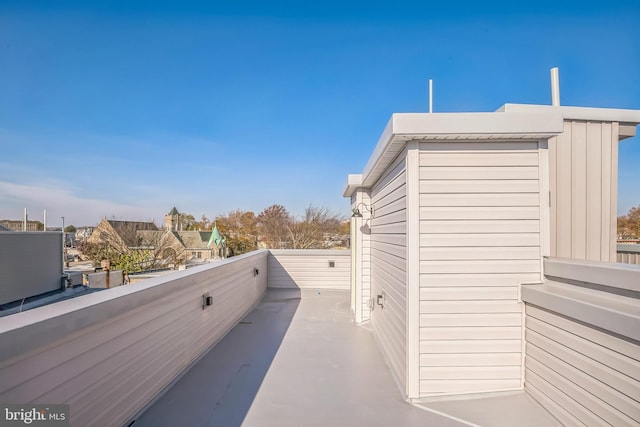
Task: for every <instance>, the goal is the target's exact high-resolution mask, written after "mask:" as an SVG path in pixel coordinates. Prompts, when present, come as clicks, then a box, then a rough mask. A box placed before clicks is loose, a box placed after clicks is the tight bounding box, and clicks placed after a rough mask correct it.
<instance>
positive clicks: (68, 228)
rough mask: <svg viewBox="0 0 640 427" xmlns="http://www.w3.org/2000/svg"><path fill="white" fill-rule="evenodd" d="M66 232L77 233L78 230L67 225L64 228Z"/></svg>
mask: <svg viewBox="0 0 640 427" xmlns="http://www.w3.org/2000/svg"><path fill="white" fill-rule="evenodd" d="M64 232H65V233H75V232H76V228H75V227H74V226H73V225H67V226H66V227H65V228H64Z"/></svg>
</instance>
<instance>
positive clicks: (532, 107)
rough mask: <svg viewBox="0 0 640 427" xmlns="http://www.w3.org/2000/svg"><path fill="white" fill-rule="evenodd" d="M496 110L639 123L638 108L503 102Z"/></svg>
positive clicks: (568, 118)
mask: <svg viewBox="0 0 640 427" xmlns="http://www.w3.org/2000/svg"><path fill="white" fill-rule="evenodd" d="M497 112H500V113H544V112H557V113H560V114H562V117H563V118H564V119H565V120H593V121H600V122H619V123H625V124H633V125H638V124H640V110H628V109H620V108H594V107H569V106H559V107H554V106H552V105H536V104H504V105H503V106H502V107H500V108H499V109H498V110H497Z"/></svg>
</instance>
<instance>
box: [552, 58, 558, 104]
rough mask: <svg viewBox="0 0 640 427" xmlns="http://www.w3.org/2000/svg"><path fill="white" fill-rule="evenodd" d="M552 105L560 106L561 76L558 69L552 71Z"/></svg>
mask: <svg viewBox="0 0 640 427" xmlns="http://www.w3.org/2000/svg"><path fill="white" fill-rule="evenodd" d="M551 105H552V106H554V107H559V106H560V75H559V72H558V67H553V68H552V69H551Z"/></svg>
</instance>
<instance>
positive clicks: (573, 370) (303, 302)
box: [0, 250, 640, 426]
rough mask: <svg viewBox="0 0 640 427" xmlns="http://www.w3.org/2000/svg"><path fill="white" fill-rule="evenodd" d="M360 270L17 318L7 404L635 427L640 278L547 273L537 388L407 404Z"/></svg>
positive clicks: (226, 415)
mask: <svg viewBox="0 0 640 427" xmlns="http://www.w3.org/2000/svg"><path fill="white" fill-rule="evenodd" d="M350 263H351V257H350V253H349V252H348V251H286V250H285V251H257V252H253V253H250V254H247V255H243V256H240V257H237V258H231V259H229V260H226V261H224V262H222V263H217V264H210V265H207V266H203V267H198V268H195V269H193V270H187V271H182V272H176V273H175V274H172V275H168V276H164V277H158V278H155V279H149V280H148V281H146V282H140V283H137V284H133V285H127V286H124V287H120V288H115V289H110V290H106V291H103V292H100V293H96V294H90V295H86V296H83V297H81V298H76V299H74V300H67V301H63V302H60V303H56V304H53V305H50V306H45V307H41V308H37V309H34V310H31V311H29V312H24V313H19V314H15V315H12V316H8V317H5V318H3V319H0V354H1V356H2V362H1V363H2V364H1V365H0V384H1V386H0V401H2V402H8V403H27V402H34V403H36V402H40V403H45V402H46V403H47V404H51V403H67V404H69V405H70V413H71V425H72V426H128V425H135V426H178V425H224V426H240V425H244V426H269V425H273V426H276V425H278V426H283V425H284V426H287V425H289V426H298V425H305V426H306V425H311V426H314V425H318V426H320V425H323V426H324V425H345V426H349V425H352V426H360V425H390V424H394V423H395V424H400V425H406V426H413V425H416V426H417V425H438V426H463V425H482V426H513V425H519V426H529V425H530V426H555V425H561V423H564V424H565V425H573V421H576V423H577V421H580V422H583V423H584V424H585V425H603V424H602V423H603V422H604V421H606V422H608V423H609V424H611V425H637V424H638V421H639V420H640V410H638V408H639V407H640V406H638V402H640V386H639V381H640V369H639V367H640V365H639V363H640V362H639V360H640V347H638V342H640V336H639V335H638V331H640V310H639V305H638V300H637V298H638V289H637V284H638V283H639V281H638V277H640V268H639V267H637V266H623V265H614V264H606V263H595V262H582V263H580V262H576V261H567V260H562V259H550V260H547V261H546V263H547V266H546V270H547V271H548V272H549V274H550V275H553V276H552V277H551V276H550V277H549V278H548V279H549V280H547V281H546V282H545V283H544V284H539V285H526V286H524V287H523V288H522V299H523V301H524V304H525V306H526V319H525V322H524V325H525V328H523V329H522V333H524V334H525V339H526V340H527V343H528V344H527V353H526V361H522V365H521V366H522V369H523V370H525V369H526V371H527V377H526V384H523V387H522V388H521V389H520V390H516V391H511V392H498V393H475V394H462V395H458V396H440V397H433V398H425V399H418V400H409V401H407V400H405V399H404V398H403V397H402V393H401V389H400V388H399V384H398V383H397V381H396V380H395V379H394V377H393V375H392V372H391V371H390V370H389V368H388V366H387V361H386V360H385V358H384V356H383V354H382V353H381V352H380V349H379V347H378V345H377V343H376V342H377V341H378V339H379V337H377V336H376V333H375V331H373V330H372V329H371V328H369V327H368V324H367V323H365V324H363V325H356V324H355V323H354V322H353V313H352V308H351V306H350V305H351V304H352V302H353V301H352V300H351V296H350V289H349V279H350ZM590 281H591V282H593V283H591V284H590V285H586V284H585V283H586V282H590ZM206 295H208V296H211V297H212V300H211V305H207V304H208V302H207V300H206V297H205V298H203V296H206ZM494 345H497V346H499V345H500V344H499V343H494ZM495 351H499V349H498V348H496V350H495ZM451 369H452V370H454V371H455V368H451ZM465 375H466V374H465V369H464V368H460V369H459V372H458V376H459V377H460V378H464V377H465ZM486 380H487V381H488V382H491V380H489V379H488V378H487V379H486ZM548 396H552V398H551V399H550V398H549V397H548ZM585 398H586V399H587V401H588V402H591V404H592V406H588V405H587V406H583V403H584V399H585ZM545 408H546V409H545ZM547 409H552V411H550V412H548V411H547ZM556 411H560V412H556ZM554 412H555V413H560V414H561V416H560V417H557V415H556V417H557V418H556V417H554V416H552V415H551V413H554ZM555 413H554V415H555ZM563 416H564V417H566V418H562V417H563ZM132 423H133V424H132Z"/></svg>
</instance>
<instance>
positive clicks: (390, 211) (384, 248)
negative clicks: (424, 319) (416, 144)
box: [369, 157, 407, 390]
mask: <svg viewBox="0 0 640 427" xmlns="http://www.w3.org/2000/svg"><path fill="white" fill-rule="evenodd" d="M371 201H372V204H373V206H374V218H373V219H372V221H371V226H370V235H369V241H370V272H371V277H370V279H371V297H372V298H373V300H374V304H373V310H372V311H371V319H372V325H373V329H374V332H375V335H376V338H377V340H378V341H379V344H380V347H381V349H382V352H383V354H384V356H385V358H386V360H387V363H388V364H389V367H390V369H391V372H392V374H393V376H394V377H395V378H396V380H397V381H398V383H399V385H400V387H401V389H402V390H404V389H405V385H406V384H405V383H406V280H407V279H406V275H407V274H406V265H407V261H406V168H405V162H404V157H401V158H399V159H398V160H396V161H395V162H394V164H393V165H392V166H391V167H390V168H389V171H388V172H387V173H386V174H385V175H383V177H382V178H381V179H380V180H379V181H378V183H376V185H374V187H373V188H372V190H371ZM383 292H384V294H385V302H384V308H382V307H381V306H379V305H376V303H375V301H376V296H377V295H379V294H382V293H383Z"/></svg>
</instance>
